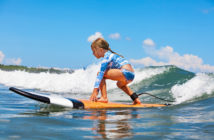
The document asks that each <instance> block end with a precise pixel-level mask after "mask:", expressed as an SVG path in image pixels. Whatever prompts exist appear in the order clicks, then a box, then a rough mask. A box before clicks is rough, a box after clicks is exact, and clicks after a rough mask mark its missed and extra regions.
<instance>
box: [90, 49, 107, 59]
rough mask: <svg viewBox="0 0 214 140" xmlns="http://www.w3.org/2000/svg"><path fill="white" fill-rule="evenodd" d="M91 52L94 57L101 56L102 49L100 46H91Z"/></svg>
mask: <svg viewBox="0 0 214 140" xmlns="http://www.w3.org/2000/svg"><path fill="white" fill-rule="evenodd" d="M91 50H92V52H93V55H94V56H95V57H96V58H98V59H99V58H100V57H103V56H104V54H103V49H102V48H99V47H92V48H91Z"/></svg>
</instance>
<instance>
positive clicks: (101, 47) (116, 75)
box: [90, 38, 141, 104]
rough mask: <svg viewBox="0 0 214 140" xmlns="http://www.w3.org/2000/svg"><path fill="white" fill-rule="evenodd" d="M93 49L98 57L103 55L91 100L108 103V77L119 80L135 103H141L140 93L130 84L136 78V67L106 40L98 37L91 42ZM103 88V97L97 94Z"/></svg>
mask: <svg viewBox="0 0 214 140" xmlns="http://www.w3.org/2000/svg"><path fill="white" fill-rule="evenodd" d="M91 50H92V52H93V55H94V56H95V57H96V58H98V59H99V58H101V57H103V58H104V59H103V61H102V63H101V68H100V71H99V73H98V74H97V78H96V82H95V85H94V90H93V93H92V94H91V97H90V100H91V101H95V102H103V103H107V102H108V98H107V90H106V79H110V80H114V81H117V86H118V87H119V88H120V89H122V90H123V91H124V92H125V93H126V94H128V95H129V96H130V97H131V99H132V100H133V104H141V102H140V100H139V98H138V95H137V94H136V93H134V92H133V91H132V90H131V89H130V88H129V87H128V86H127V84H129V83H130V82H132V81H133V79H134V69H133V68H132V66H131V65H130V64H129V62H128V61H127V60H126V59H125V58H123V56H121V55H119V54H117V53H115V52H113V51H112V50H111V49H110V47H109V44H108V42H107V41H106V40H104V39H102V38H98V39H96V40H95V41H93V43H92V44H91ZM99 90H101V97H100V98H99V99H98V98H97V95H98V94H99Z"/></svg>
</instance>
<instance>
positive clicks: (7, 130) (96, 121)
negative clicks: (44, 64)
mask: <svg viewBox="0 0 214 140" xmlns="http://www.w3.org/2000/svg"><path fill="white" fill-rule="evenodd" d="M98 68H99V66H98V65H95V64H94V65H91V66H89V67H87V68H86V69H77V70H74V72H73V73H60V74H57V73H49V72H38V73H32V72H26V71H20V70H15V69H14V70H12V71H3V70H0V99H1V100H0V140H1V139H2V140H5V139H9V140H10V139H12V140H19V139H20V140H25V139H26V140H28V139H51V140H52V139H53V140H54V139H56V140H58V139H74V140H75V139H206V140H209V139H210V140H211V139H214V106H213V103H214V74H212V73H209V74H207V73H192V72H189V71H185V70H183V69H180V68H177V67H175V66H163V67H147V68H142V69H136V70H135V71H136V72H135V73H136V77H135V80H134V81H133V82H132V83H131V84H130V85H129V86H130V87H131V88H132V89H133V90H134V91H135V92H137V93H141V92H148V93H150V94H152V95H155V96H158V97H161V98H164V99H167V100H174V101H175V102H173V103H172V105H171V106H167V107H160V108H143V109H88V110H80V109H69V108H61V107H58V106H53V105H47V104H42V103H39V102H37V101H34V100H31V99H28V98H25V97H23V96H20V95H18V94H15V93H13V92H11V91H9V90H8V88H9V87H11V86H13V87H18V88H21V89H24V90H26V91H30V92H32V91H33V92H37V93H41V94H53V95H60V96H64V97H69V98H81V99H88V98H89V97H90V94H91V91H92V90H93V84H94V81H95V77H96V73H97V70H98ZM107 88H108V98H109V100H110V101H112V102H122V103H131V99H130V97H128V96H127V95H126V94H125V93H123V92H122V91H121V90H119V89H118V88H117V87H116V83H115V82H112V81H107ZM140 100H141V101H142V102H143V103H167V102H166V101H161V100H159V99H156V98H154V97H151V96H149V95H141V96H140ZM168 103H169V102H168Z"/></svg>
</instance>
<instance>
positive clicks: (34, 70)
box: [0, 64, 73, 74]
mask: <svg viewBox="0 0 214 140" xmlns="http://www.w3.org/2000/svg"><path fill="white" fill-rule="evenodd" d="M0 70H3V71H25V72H29V73H41V72H48V73H57V74H61V73H73V70H72V69H60V68H44V67H38V68H34V67H26V66H18V65H1V64H0Z"/></svg>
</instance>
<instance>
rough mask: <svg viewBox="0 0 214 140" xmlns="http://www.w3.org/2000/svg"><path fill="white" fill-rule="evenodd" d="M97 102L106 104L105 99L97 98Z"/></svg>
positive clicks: (106, 100)
mask: <svg viewBox="0 0 214 140" xmlns="http://www.w3.org/2000/svg"><path fill="white" fill-rule="evenodd" d="M97 102H101V103H108V99H107V98H103V97H100V98H98V100H97Z"/></svg>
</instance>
